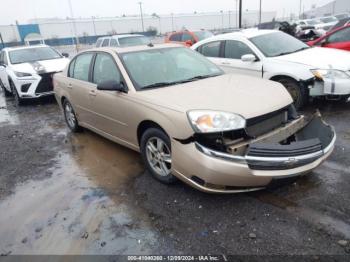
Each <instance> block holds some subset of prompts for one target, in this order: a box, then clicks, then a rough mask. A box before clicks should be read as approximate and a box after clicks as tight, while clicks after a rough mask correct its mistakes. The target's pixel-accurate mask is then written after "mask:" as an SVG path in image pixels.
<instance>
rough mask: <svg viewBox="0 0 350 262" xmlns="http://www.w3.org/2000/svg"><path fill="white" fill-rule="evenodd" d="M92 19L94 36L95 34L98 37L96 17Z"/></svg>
mask: <svg viewBox="0 0 350 262" xmlns="http://www.w3.org/2000/svg"><path fill="white" fill-rule="evenodd" d="M91 18H92V25H93V27H94V34H95V36H97V34H96V25H95V17H94V16H92V17H91Z"/></svg>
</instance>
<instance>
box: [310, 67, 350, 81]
mask: <svg viewBox="0 0 350 262" xmlns="http://www.w3.org/2000/svg"><path fill="white" fill-rule="evenodd" d="M311 73H312V74H313V75H314V76H315V77H316V78H317V79H320V80H324V79H332V78H337V79H350V75H348V74H347V73H346V72H344V71H341V70H335V69H314V70H311Z"/></svg>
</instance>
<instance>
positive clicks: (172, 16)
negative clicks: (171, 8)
mask: <svg viewBox="0 0 350 262" xmlns="http://www.w3.org/2000/svg"><path fill="white" fill-rule="evenodd" d="M171 29H172V31H173V32H174V14H173V13H171Z"/></svg>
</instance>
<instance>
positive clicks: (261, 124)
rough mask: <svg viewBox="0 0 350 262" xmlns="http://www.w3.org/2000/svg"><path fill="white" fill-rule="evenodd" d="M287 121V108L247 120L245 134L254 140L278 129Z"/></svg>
mask: <svg viewBox="0 0 350 262" xmlns="http://www.w3.org/2000/svg"><path fill="white" fill-rule="evenodd" d="M287 121H288V107H285V108H282V109H280V110H277V111H274V112H271V113H268V114H266V115H262V116H258V117H254V118H251V119H248V120H247V126H246V129H245V131H246V133H247V135H248V136H249V137H252V138H255V137H258V136H260V135H263V134H266V133H268V132H269V131H272V130H273V129H275V128H278V127H280V126H282V125H283V124H285V123H286V122H287Z"/></svg>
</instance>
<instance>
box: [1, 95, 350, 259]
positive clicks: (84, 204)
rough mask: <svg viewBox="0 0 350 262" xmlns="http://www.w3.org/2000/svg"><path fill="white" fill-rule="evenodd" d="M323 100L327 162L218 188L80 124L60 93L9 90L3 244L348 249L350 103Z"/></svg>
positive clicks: (53, 250)
mask: <svg viewBox="0 0 350 262" xmlns="http://www.w3.org/2000/svg"><path fill="white" fill-rule="evenodd" d="M315 108H320V110H321V112H322V114H323V115H324V117H325V119H326V121H327V122H329V123H330V124H332V125H334V126H335V128H336V131H337V135H338V140H337V144H336V148H335V151H334V153H333V154H332V156H331V157H330V158H329V160H327V161H326V162H325V163H324V164H323V165H322V166H320V167H319V168H317V169H316V170H315V171H313V172H312V173H311V174H309V175H308V176H305V177H302V178H300V179H298V180H296V181H289V183H287V184H286V185H280V186H279V187H276V188H273V189H272V188H271V189H268V190H264V191H259V192H254V193H249V194H237V195H210V194H204V193H201V192H199V191H196V190H195V189H192V188H190V187H188V186H186V185H184V184H182V183H180V182H179V183H178V184H176V185H173V186H166V185H163V184H160V183H158V182H157V181H155V180H154V179H152V178H151V176H150V175H149V174H148V173H147V172H145V171H144V167H143V164H142V162H141V158H140V156H139V154H138V153H136V152H133V151H131V150H129V149H126V148H124V147H121V146H119V145H117V144H114V143H112V142H110V141H108V140H106V139H104V138H102V137H100V136H98V135H96V134H94V133H92V132H90V131H86V130H85V131H84V132H82V133H79V134H72V133H70V131H69V130H68V129H67V128H66V125H65V123H64V120H63V117H62V114H61V112H60V110H59V107H58V106H57V104H56V103H55V101H54V100H53V99H45V100H41V101H35V102H34V101H33V102H30V103H27V104H26V105H25V106H23V107H20V108H17V107H15V106H14V102H13V101H12V99H11V98H7V99H5V98H4V96H3V94H2V92H0V148H1V150H0V253H1V254H3V255H7V254H207V253H210V254H226V255H227V254H241V255H245V254H254V255H259V254H269V255H271V254H312V255H322V254H348V253H349V252H350V243H349V241H350V190H349V188H350V168H349V167H350V163H349V162H350V157H349V152H350V103H347V104H345V105H344V104H343V105H340V104H337V103H334V102H333V103H329V102H327V103H325V102H319V103H313V104H312V105H310V106H309V108H308V109H307V113H309V112H311V111H313V110H315ZM341 240H345V241H341Z"/></svg>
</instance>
